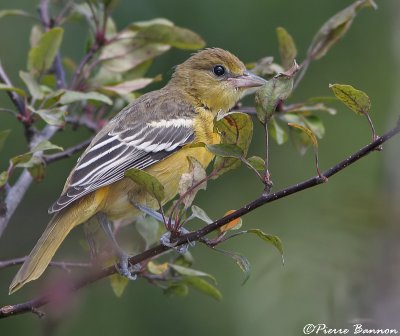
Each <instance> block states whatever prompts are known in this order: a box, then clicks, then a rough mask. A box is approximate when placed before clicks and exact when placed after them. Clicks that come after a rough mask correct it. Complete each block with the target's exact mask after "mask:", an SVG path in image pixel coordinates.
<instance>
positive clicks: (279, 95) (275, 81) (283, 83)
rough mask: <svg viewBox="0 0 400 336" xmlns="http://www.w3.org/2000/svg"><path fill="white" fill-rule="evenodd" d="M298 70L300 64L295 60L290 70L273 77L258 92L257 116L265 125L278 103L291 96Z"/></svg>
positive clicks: (256, 99) (256, 98)
mask: <svg viewBox="0 0 400 336" xmlns="http://www.w3.org/2000/svg"><path fill="white" fill-rule="evenodd" d="M298 70H299V66H298V65H297V63H296V62H295V63H294V64H293V66H292V67H291V68H290V69H289V70H287V71H286V72H282V73H279V74H277V75H276V76H274V77H272V78H271V79H270V80H269V81H268V82H267V83H266V84H265V85H264V86H262V87H261V88H260V89H259V90H258V91H257V92H256V97H255V101H256V111H257V117H258V119H259V120H260V121H261V123H262V124H263V125H264V124H265V123H267V122H268V121H269V119H271V117H272V115H273V114H274V112H275V109H276V107H277V105H278V103H279V102H281V101H284V100H286V99H287V98H289V96H290V94H291V93H292V90H293V81H294V76H295V74H296V73H297V71H298Z"/></svg>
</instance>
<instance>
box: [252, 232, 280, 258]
mask: <svg viewBox="0 0 400 336" xmlns="http://www.w3.org/2000/svg"><path fill="white" fill-rule="evenodd" d="M246 232H248V233H253V234H255V235H257V236H258V237H260V238H261V239H262V240H264V241H266V242H267V243H270V244H272V245H273V246H275V247H276V249H277V250H278V251H279V253H280V254H281V256H282V263H283V262H284V259H283V244H282V240H281V239H280V238H279V237H278V236H274V235H270V234H266V233H264V232H263V231H261V230H259V229H250V230H247V231H246Z"/></svg>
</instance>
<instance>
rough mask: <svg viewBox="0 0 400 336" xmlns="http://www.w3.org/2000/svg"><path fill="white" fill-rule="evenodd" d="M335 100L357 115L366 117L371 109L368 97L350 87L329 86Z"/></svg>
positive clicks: (341, 85)
mask: <svg viewBox="0 0 400 336" xmlns="http://www.w3.org/2000/svg"><path fill="white" fill-rule="evenodd" d="M329 88H331V89H332V91H333V93H334V94H335V96H336V98H338V99H339V100H340V101H341V102H342V103H344V104H345V105H346V106H347V107H348V108H350V109H351V110H352V111H354V112H355V113H356V114H358V115H366V114H368V112H369V110H370V109H371V100H370V99H369V97H368V95H367V94H366V93H365V92H363V91H360V90H357V89H355V88H354V87H352V86H351V85H344V84H330V85H329Z"/></svg>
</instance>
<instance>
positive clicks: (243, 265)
mask: <svg viewBox="0 0 400 336" xmlns="http://www.w3.org/2000/svg"><path fill="white" fill-rule="evenodd" d="M225 252H227V251H225ZM228 255H229V256H230V257H231V258H232V259H233V260H235V261H236V264H237V265H238V266H239V267H240V269H241V270H242V272H243V273H244V280H243V282H242V285H244V284H245V283H246V282H247V280H249V278H250V262H249V260H248V259H247V258H246V257H245V256H243V255H241V254H238V253H233V252H229V253H228Z"/></svg>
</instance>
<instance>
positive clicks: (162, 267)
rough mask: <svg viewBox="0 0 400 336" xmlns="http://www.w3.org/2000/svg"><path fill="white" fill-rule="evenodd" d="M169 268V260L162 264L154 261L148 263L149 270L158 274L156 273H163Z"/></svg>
mask: <svg viewBox="0 0 400 336" xmlns="http://www.w3.org/2000/svg"><path fill="white" fill-rule="evenodd" d="M168 268H169V264H168V263H167V262H164V263H162V264H156V263H155V262H154V261H149V262H148V263H147V269H148V270H149V272H150V273H152V274H156V275H161V274H163V273H165V272H166V271H167V270H168Z"/></svg>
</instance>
